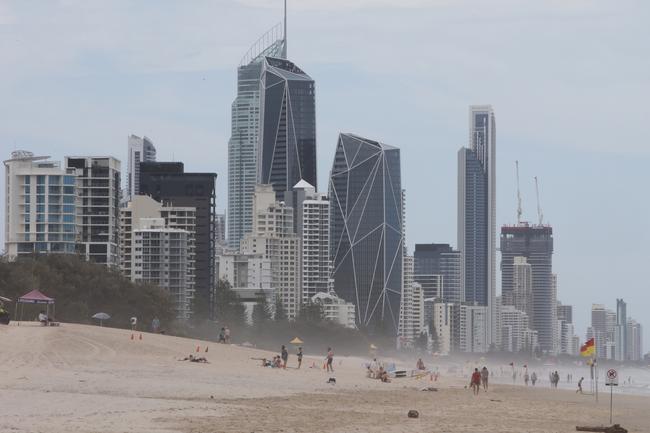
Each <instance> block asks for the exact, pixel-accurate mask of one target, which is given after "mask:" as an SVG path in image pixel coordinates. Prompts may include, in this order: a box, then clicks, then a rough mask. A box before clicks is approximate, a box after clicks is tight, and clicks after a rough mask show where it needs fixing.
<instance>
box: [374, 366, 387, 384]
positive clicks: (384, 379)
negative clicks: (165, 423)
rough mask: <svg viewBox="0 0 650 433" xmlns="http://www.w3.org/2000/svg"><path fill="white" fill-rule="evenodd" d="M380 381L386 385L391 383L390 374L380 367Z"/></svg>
mask: <svg viewBox="0 0 650 433" xmlns="http://www.w3.org/2000/svg"><path fill="white" fill-rule="evenodd" d="M377 378H378V379H379V380H381V381H382V382H384V383H390V379H389V377H388V372H387V371H386V370H384V367H379V374H378V377H377Z"/></svg>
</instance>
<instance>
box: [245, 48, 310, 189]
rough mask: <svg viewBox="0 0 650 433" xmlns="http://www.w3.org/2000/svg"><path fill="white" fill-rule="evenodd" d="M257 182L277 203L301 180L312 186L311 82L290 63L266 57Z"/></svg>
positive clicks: (262, 90)
mask: <svg viewBox="0 0 650 433" xmlns="http://www.w3.org/2000/svg"><path fill="white" fill-rule="evenodd" d="M260 88H261V101H260V109H261V112H260V120H261V123H260V135H259V143H258V158H259V161H258V169H259V174H258V182H259V183H262V184H271V185H273V190H274V191H275V193H276V197H277V198H278V199H279V200H284V196H285V193H287V192H289V193H290V192H291V191H292V190H293V186H294V185H295V184H297V183H298V182H300V181H301V180H304V181H305V182H307V183H309V184H310V185H313V186H314V189H316V190H317V189H318V187H317V184H316V108H315V104H316V96H315V89H314V80H312V79H311V78H310V77H309V75H307V74H306V73H305V72H304V71H302V70H301V69H300V68H299V67H298V66H296V65H295V64H294V63H293V62H290V61H289V60H285V59H279V58H273V57H266V59H264V63H263V66H262V79H261V87H260Z"/></svg>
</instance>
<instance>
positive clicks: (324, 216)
mask: <svg viewBox="0 0 650 433" xmlns="http://www.w3.org/2000/svg"><path fill="white" fill-rule="evenodd" d="M293 189H294V194H295V195H296V200H295V202H296V203H295V206H296V207H298V209H297V215H296V216H297V218H296V221H297V226H298V227H297V229H296V233H297V234H298V236H300V237H301V238H302V302H303V303H307V302H309V301H310V300H311V299H312V298H313V296H314V295H315V294H316V293H330V292H331V291H333V290H334V282H333V280H332V279H331V273H332V262H331V260H330V234H329V214H330V202H329V200H328V198H327V196H326V195H325V194H320V193H317V192H316V191H315V188H314V187H313V186H312V185H310V184H309V183H307V182H305V181H304V180H301V181H300V182H298V183H297V184H296V185H295V186H294V187H293Z"/></svg>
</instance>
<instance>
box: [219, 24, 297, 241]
mask: <svg viewBox="0 0 650 433" xmlns="http://www.w3.org/2000/svg"><path fill="white" fill-rule="evenodd" d="M266 56H269V57H275V58H286V39H285V35H284V34H283V32H282V29H281V27H280V26H276V27H274V28H273V29H271V30H270V31H269V32H267V33H266V34H264V35H263V36H262V37H261V38H260V39H258V41H257V42H256V43H255V44H253V46H252V47H251V48H250V50H249V51H248V52H247V53H246V55H245V56H244V58H243V59H242V61H241V63H240V64H239V67H238V68H237V97H236V98H235V100H234V101H233V103H232V107H231V133H230V140H229V141H228V244H229V246H230V248H234V249H237V248H239V241H240V240H241V239H242V238H243V237H244V235H245V234H247V233H250V231H251V228H252V225H253V213H252V212H253V193H254V191H255V184H256V183H257V176H258V168H257V153H258V149H257V143H258V140H259V130H260V79H261V77H262V63H263V62H264V60H265V58H266Z"/></svg>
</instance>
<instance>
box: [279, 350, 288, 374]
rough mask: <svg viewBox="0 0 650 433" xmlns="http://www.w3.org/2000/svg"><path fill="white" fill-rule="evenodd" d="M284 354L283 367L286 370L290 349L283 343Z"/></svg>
mask: <svg viewBox="0 0 650 433" xmlns="http://www.w3.org/2000/svg"><path fill="white" fill-rule="evenodd" d="M280 353H281V354H282V368H284V369H285V370H286V369H287V361H288V360H289V351H288V350H287V347H286V346H285V345H284V344H283V345H282V350H281V351H280Z"/></svg>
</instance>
